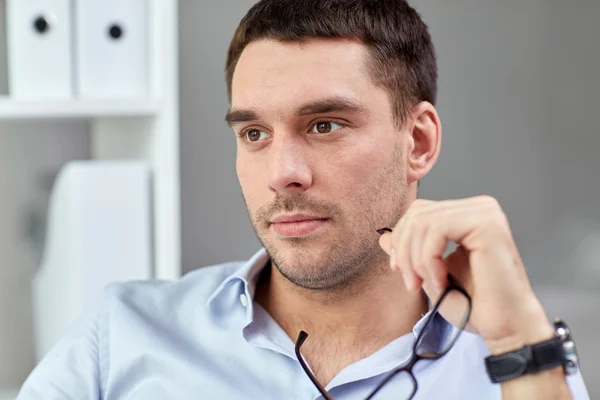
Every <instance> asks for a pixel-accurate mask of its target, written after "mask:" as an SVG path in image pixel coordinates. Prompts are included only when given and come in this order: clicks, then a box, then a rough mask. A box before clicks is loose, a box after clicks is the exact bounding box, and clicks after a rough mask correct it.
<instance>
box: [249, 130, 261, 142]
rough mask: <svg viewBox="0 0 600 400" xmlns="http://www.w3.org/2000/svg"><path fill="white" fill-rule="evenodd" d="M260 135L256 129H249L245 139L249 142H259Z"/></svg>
mask: <svg viewBox="0 0 600 400" xmlns="http://www.w3.org/2000/svg"><path fill="white" fill-rule="evenodd" d="M260 133H261V132H260V131H259V130H258V129H250V130H249V131H248V132H246V138H247V139H248V141H249V142H258V141H259V140H260Z"/></svg>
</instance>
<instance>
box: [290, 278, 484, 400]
mask: <svg viewBox="0 0 600 400" xmlns="http://www.w3.org/2000/svg"><path fill="white" fill-rule="evenodd" d="M448 283H449V284H448V286H447V287H446V289H444V291H443V292H442V295H441V296H440V298H439V299H438V300H437V302H436V303H435V305H434V306H433V308H432V309H431V311H430V313H429V315H428V316H427V319H426V320H425V322H424V323H423V329H421V332H420V333H419V335H418V336H417V338H416V339H415V341H414V343H413V347H412V352H411V356H410V358H409V359H408V361H407V362H406V363H404V365H403V366H401V367H398V368H396V369H394V370H393V371H391V372H389V373H388V375H386V377H385V378H383V380H382V381H381V382H380V383H379V384H378V385H377V387H376V388H375V389H373V390H372V391H371V393H369V395H368V396H367V397H366V398H365V400H370V399H372V398H373V396H375V395H376V394H377V392H379V391H380V390H381V388H382V387H384V386H385V385H386V384H387V383H388V382H389V381H390V380H391V379H392V378H393V377H394V376H396V375H398V374H399V373H401V372H406V373H408V376H409V377H410V379H411V380H412V382H413V390H412V392H411V394H410V396H409V397H408V399H406V400H411V399H412V398H413V397H414V396H415V394H416V393H417V389H418V388H419V385H418V383H417V379H416V378H415V376H414V375H413V372H412V369H413V367H414V365H415V364H416V363H417V362H418V361H420V360H437V359H439V358H441V357H443V356H444V355H446V353H448V351H449V350H450V349H451V348H452V346H454V343H456V341H457V340H458V338H459V337H460V335H461V334H462V332H463V331H464V329H465V327H466V325H467V323H468V322H469V317H470V316H471V308H472V302H471V296H469V294H468V293H467V291H466V290H465V289H463V288H462V287H461V286H460V285H458V284H457V283H456V281H455V280H454V279H453V278H452V276H450V275H448ZM452 291H457V292H459V293H461V294H462V295H464V296H465V298H466V299H467V310H466V312H465V315H464V316H463V319H462V321H461V322H460V324H459V326H458V327H457V328H458V330H459V331H458V333H457V334H456V336H455V337H454V339H453V340H452V341H451V342H450V343H447V344H446V346H445V347H444V348H443V349H441V350H440V351H437V352H425V353H422V354H418V353H417V348H418V346H419V345H420V344H421V341H422V340H423V338H424V337H425V333H426V332H427V331H428V330H429V328H430V327H431V325H432V323H433V320H434V317H435V315H436V314H437V313H438V310H439V308H440V306H441V304H442V302H443V301H444V299H445V298H446V297H447V296H448V295H449V294H450V293H451V292H452ZM307 338H308V333H306V332H305V331H300V333H299V334H298V340H296V347H295V352H296V358H297V359H298V362H299V363H300V365H301V366H302V369H304V372H305V373H306V375H308V377H309V378H310V380H311V381H312V383H313V384H314V385H315V387H316V388H317V389H318V390H319V392H320V393H321V395H322V396H323V397H324V398H325V399H326V400H334V399H333V397H331V395H330V394H329V393H328V392H327V391H326V390H325V388H324V387H323V386H322V385H321V384H320V383H319V381H317V378H315V376H314V375H313V374H312V372H311V371H310V369H309V368H308V366H307V365H306V363H305V362H304V358H303V357H302V353H301V352H300V348H301V347H302V344H303V343H304V342H305V341H306V339H307Z"/></svg>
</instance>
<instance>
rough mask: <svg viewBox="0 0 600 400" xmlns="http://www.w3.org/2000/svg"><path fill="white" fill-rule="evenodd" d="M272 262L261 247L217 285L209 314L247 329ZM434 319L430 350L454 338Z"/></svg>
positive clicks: (420, 325) (417, 329) (418, 327)
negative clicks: (258, 288) (261, 281)
mask: <svg viewBox="0 0 600 400" xmlns="http://www.w3.org/2000/svg"><path fill="white" fill-rule="evenodd" d="M269 261H270V257H269V254H268V253H267V251H266V249H264V248H261V249H260V250H259V251H258V252H257V253H256V254H254V256H252V258H250V259H249V260H248V261H247V262H245V263H244V264H243V265H242V266H241V267H240V268H238V269H237V270H236V271H235V272H234V273H233V274H231V275H229V276H228V277H227V278H225V280H224V281H223V282H222V283H221V284H220V285H219V287H217V289H216V290H215V291H214V292H213V293H212V295H211V296H210V297H209V299H208V302H207V307H208V311H209V316H210V318H211V319H212V321H213V322H214V323H216V324H217V325H219V326H222V327H233V326H238V327H240V328H243V327H245V326H247V325H249V324H250V323H251V322H252V320H253V316H254V307H253V301H252V299H254V293H255V290H256V285H257V283H258V278H259V277H260V273H261V272H262V270H263V269H264V267H265V266H266V265H267V264H268V262H269ZM431 312H432V311H431V310H430V311H429V312H427V313H426V314H425V315H423V317H422V318H421V319H420V320H419V321H418V322H417V323H416V324H415V326H414V327H413V334H414V336H415V338H416V337H418V336H419V334H420V333H421V332H422V331H423V329H424V328H425V323H426V321H427V318H428V317H429V315H430V314H431ZM433 318H434V321H433V324H430V325H429V328H428V331H427V332H426V333H425V335H424V337H423V342H422V343H421V345H423V346H425V347H426V348H427V349H428V350H435V349H441V348H442V347H443V345H445V344H446V343H447V341H448V340H450V338H451V337H452V333H453V328H454V327H453V326H452V325H451V324H450V323H448V322H447V321H446V320H445V319H444V318H442V316H441V315H440V314H438V313H436V315H435V316H434V317H433Z"/></svg>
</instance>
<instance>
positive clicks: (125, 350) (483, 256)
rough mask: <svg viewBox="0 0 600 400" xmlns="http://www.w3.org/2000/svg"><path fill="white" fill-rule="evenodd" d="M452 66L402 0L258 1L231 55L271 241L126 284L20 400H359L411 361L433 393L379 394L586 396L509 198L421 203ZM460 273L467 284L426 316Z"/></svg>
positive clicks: (245, 176) (394, 392) (398, 382)
mask: <svg viewBox="0 0 600 400" xmlns="http://www.w3.org/2000/svg"><path fill="white" fill-rule="evenodd" d="M436 79H437V69H436V60H435V53H434V49H433V46H432V44H431V39H430V36H429V34H428V32H427V28H426V26H425V24H424V23H423V22H422V21H421V19H420V18H419V16H418V14H417V13H416V12H415V11H414V10H413V9H412V8H411V7H409V6H408V5H407V4H406V3H405V2H404V1H401V0H321V1H314V2H308V1H306V2H303V1H297V0H263V1H261V2H259V3H258V4H256V5H255V6H254V7H253V8H252V9H251V10H250V11H249V13H248V14H247V15H246V17H245V18H244V19H243V20H242V22H241V24H240V26H239V27H238V29H237V32H236V33H235V36H234V38H233V40H232V43H231V46H230V49H229V53H228V58H227V84H228V90H229V96H230V101H231V109H230V110H229V112H228V114H227V117H226V120H227V122H228V123H229V125H230V126H231V128H232V129H233V131H234V132H235V133H236V135H237V137H238V139H237V146H238V153H237V172H238V178H239V181H240V184H241V188H242V192H243V195H244V199H245V201H246V205H247V207H248V211H249V215H250V218H251V221H252V224H253V226H254V229H255V231H256V233H257V235H258V237H259V239H260V241H261V243H262V244H263V245H264V249H263V250H261V251H259V252H258V253H257V254H256V255H255V256H254V257H253V258H252V259H250V260H249V261H248V262H245V263H229V264H223V265H219V266H214V267H211V268H203V269H200V270H197V271H195V272H192V273H190V274H188V275H187V276H185V277H183V278H182V279H180V280H178V281H175V282H160V283H159V282H137V283H126V284H116V285H112V286H111V287H109V288H108V289H107V290H106V291H105V293H104V295H103V296H102V299H101V300H100V301H99V302H98V304H97V305H96V306H95V307H94V308H93V309H92V310H90V311H89V313H87V314H86V315H85V316H84V317H83V318H82V319H81V320H80V321H79V322H78V323H77V324H76V326H74V327H73V328H72V329H71V331H70V332H69V333H68V334H67V335H66V336H65V337H64V338H63V339H62V340H61V342H60V343H59V344H58V345H57V346H56V347H55V348H54V349H53V350H52V351H51V353H50V354H49V355H48V356H47V357H46V358H45V359H44V360H43V361H42V362H41V363H40V364H39V365H38V366H37V367H36V369H35V371H34V372H33V373H32V375H31V376H30V377H29V379H28V380H27V382H26V383H25V385H24V387H23V388H22V391H21V393H20V396H19V398H20V399H193V398H196V399H314V398H320V396H321V395H320V393H319V390H321V391H323V394H322V396H324V397H325V396H326V397H325V398H335V399H362V398H365V397H366V396H367V395H368V394H369V393H371V392H372V391H373V390H374V389H375V388H376V387H377V385H378V384H379V383H380V382H382V380H383V379H384V378H385V377H386V376H387V374H388V372H390V371H393V370H396V369H398V368H401V367H404V366H406V367H407V370H408V367H411V368H410V372H411V373H412V374H413V376H414V378H415V380H416V383H417V384H418V386H417V385H415V384H414V382H413V381H412V379H411V378H410V375H408V374H407V372H406V371H405V372H403V373H401V374H398V375H396V376H394V377H393V378H391V379H390V380H389V381H388V382H387V383H386V384H385V385H384V386H383V387H382V389H381V390H380V391H379V392H378V393H377V394H376V398H381V399H401V398H408V397H409V396H410V394H411V392H414V398H418V399H426V398H427V399H438V398H444V399H454V398H456V399H478V400H479V399H500V398H502V399H528V400H530V399H544V400H547V399H571V398H573V399H586V398H588V395H587V392H586V389H585V386H584V384H583V381H582V379H581V375H580V374H579V372H578V371H574V373H572V374H569V375H566V372H565V371H568V372H573V371H572V370H573V368H572V367H573V366H576V364H568V363H567V360H566V359H565V358H564V357H565V356H567V355H568V354H567V353H566V352H565V351H564V349H565V348H566V347H565V346H567V345H568V344H569V343H570V342H568V341H566V339H565V337H563V336H557V334H560V333H562V332H563V330H561V329H564V328H560V327H559V328H558V329H555V328H554V326H553V325H552V324H551V322H550V321H549V320H548V318H547V317H546V315H545V313H544V310H543V309H542V307H541V305H540V303H539V301H538V299H537V298H536V296H535V294H534V292H533V291H532V289H531V287H530V284H529V282H528V279H527V276H526V273H525V269H524V266H523V263H522V261H521V259H520V257H519V253H518V251H517V248H516V246H515V243H514V240H513V237H512V234H511V231H510V227H509V224H508V221H507V219H506V216H505V215H504V213H503V211H502V209H501V207H500V206H499V205H498V203H497V202H496V201H495V200H494V199H493V198H491V197H487V196H480V197H474V198H466V199H459V200H448V201H437V202H434V201H426V200H417V186H418V182H419V180H420V179H422V178H423V177H424V176H426V175H427V173H428V172H429V170H430V169H431V168H432V167H433V165H434V164H435V162H436V160H437V158H438V155H439V152H440V144H441V124H440V119H439V116H438V114H437V111H436V109H435V107H434V104H435V96H436ZM383 228H386V229H383ZM379 233H382V235H381V236H380V234H379ZM450 242H456V243H457V244H458V245H459V246H458V247H457V249H456V250H455V251H454V252H453V253H451V254H450V255H449V256H448V257H446V258H444V253H445V249H446V246H447V244H448V243H450ZM449 285H457V286H458V287H462V288H464V290H465V291H466V293H463V292H461V291H460V290H458V289H455V290H452V291H451V292H449V293H448V295H447V296H446V297H444V301H443V302H442V304H441V306H440V308H439V313H438V312H435V311H433V312H429V313H428V301H427V297H428V298H429V299H431V301H432V302H436V301H437V300H438V299H439V298H440V295H441V294H442V293H445V289H446V288H448V287H449ZM451 287H455V286H451ZM423 293H425V294H426V295H427V297H425V296H424V295H423ZM467 294H468V295H469V296H470V299H471V304H472V309H471V312H470V313H469V312H468V310H469V308H468V304H469V303H468V298H467ZM424 315H425V316H424ZM465 316H466V317H469V318H468V325H467V326H466V329H467V330H466V331H464V332H462V334H460V335H459V336H456V334H458V333H460V332H461V330H460V328H461V327H462V325H461V323H462V319H463V318H464V317H465ZM450 323H452V324H454V327H453V325H451V324H450ZM301 331H305V332H308V333H309V337H308V339H306V337H305V336H304V337H300V340H299V341H298V343H297V346H295V342H296V340H297V338H298V337H299V333H300V332H301ZM417 336H418V337H420V338H422V340H419V341H418V342H415V340H416V337H417ZM454 338H457V339H456V340H455V341H454ZM304 339H305V341H304V342H303V340H304ZM415 343H416V344H415ZM413 345H415V348H416V349H417V351H416V354H419V355H421V356H423V357H426V358H431V359H430V360H419V361H416V362H415V360H416V359H415V358H414V355H415V353H413V351H412V350H413ZM528 345H533V346H535V347H534V348H532V347H526V346H528ZM300 346H302V347H301V349H300ZM448 348H449V350H448V352H447V353H445V355H443V356H441V355H442V354H443V353H444V351H445V350H444V349H448ZM548 349H551V350H552V351H550V352H548ZM296 351H298V352H297V353H296ZM488 356H499V357H492V358H488ZM300 361H302V362H304V363H305V364H306V366H307V373H308V375H307V373H305V371H304V369H303V367H302V365H301V363H300ZM411 361H413V362H411ZM506 362H508V364H507V363H506ZM511 363H512V364H511ZM563 365H567V367H568V368H565V367H564V366H563ZM309 376H310V377H309ZM311 379H314V381H315V384H313V382H311ZM492 380H493V381H498V382H501V383H493V382H492ZM317 386H320V387H321V388H320V389H318V388H317ZM325 391H327V392H328V393H325Z"/></svg>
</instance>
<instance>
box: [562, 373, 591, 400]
mask: <svg viewBox="0 0 600 400" xmlns="http://www.w3.org/2000/svg"><path fill="white" fill-rule="evenodd" d="M567 383H568V384H569V388H570V389H571V396H572V397H573V400H590V395H589V394H588V391H587V388H586V387H585V382H584V381H583V376H581V371H577V373H576V374H573V375H569V376H567Z"/></svg>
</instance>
